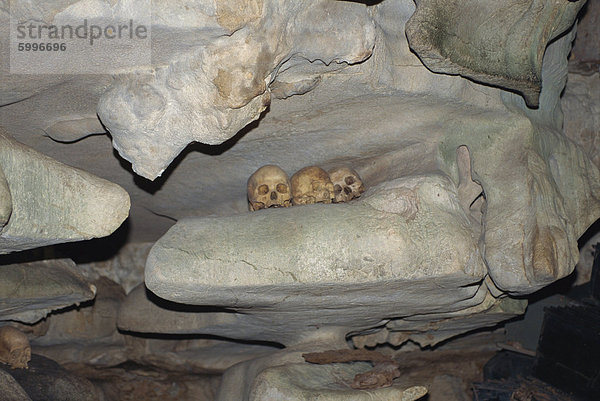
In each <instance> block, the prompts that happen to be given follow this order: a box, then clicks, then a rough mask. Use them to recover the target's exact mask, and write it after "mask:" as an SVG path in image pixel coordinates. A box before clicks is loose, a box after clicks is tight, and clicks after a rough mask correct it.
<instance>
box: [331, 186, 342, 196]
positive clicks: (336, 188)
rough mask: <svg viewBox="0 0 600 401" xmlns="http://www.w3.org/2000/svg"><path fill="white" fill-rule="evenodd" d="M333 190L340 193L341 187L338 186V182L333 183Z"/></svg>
mask: <svg viewBox="0 0 600 401" xmlns="http://www.w3.org/2000/svg"><path fill="white" fill-rule="evenodd" d="M333 192H335V194H336V195H338V194H341V193H342V187H341V186H340V184H335V186H334V187H333Z"/></svg>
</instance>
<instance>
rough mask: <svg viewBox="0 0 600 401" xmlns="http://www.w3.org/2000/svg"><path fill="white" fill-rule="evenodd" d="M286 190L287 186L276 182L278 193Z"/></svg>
mask: <svg viewBox="0 0 600 401" xmlns="http://www.w3.org/2000/svg"><path fill="white" fill-rule="evenodd" d="M287 191H288V187H287V185H285V184H277V192H279V193H280V194H285V193H287Z"/></svg>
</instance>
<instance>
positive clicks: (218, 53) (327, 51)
mask: <svg viewBox="0 0 600 401" xmlns="http://www.w3.org/2000/svg"><path fill="white" fill-rule="evenodd" d="M218 4H220V5H222V4H227V5H228V6H225V7H221V8H220V7H217V13H216V18H217V22H218V23H219V24H220V25H221V26H222V27H223V28H225V29H226V30H227V31H228V32H227V34H226V35H223V34H222V32H219V33H220V35H219V36H216V35H215V33H214V32H210V31H209V32H208V34H211V33H212V37H211V36H209V35H207V37H205V38H202V39H200V40H198V42H200V43H201V42H202V41H205V42H208V44H207V45H198V46H194V47H192V48H190V49H187V50H186V51H185V52H181V53H180V54H178V55H177V57H174V58H173V59H172V60H170V62H169V65H168V66H165V67H162V68H157V69H155V71H154V72H153V73H152V74H151V75H147V74H146V75H143V76H138V75H133V74H132V75H127V76H124V77H121V78H119V80H117V82H115V83H114V84H113V85H112V86H111V88H109V89H108V90H107V91H106V92H105V93H104V94H103V96H102V98H101V99H100V102H99V104H98V115H99V117H100V119H101V120H102V122H103V123H104V125H105V126H106V127H107V128H108V130H109V131H110V132H111V134H112V136H113V146H114V147H115V149H117V150H118V151H119V153H120V154H121V156H123V157H124V158H125V159H127V160H129V161H131V162H132V167H133V169H134V171H136V172H137V173H138V174H140V175H142V176H144V177H146V178H149V179H155V178H156V177H157V176H159V175H161V174H162V172H163V171H164V170H165V169H166V168H167V166H168V165H169V164H170V163H171V162H172V161H173V159H175V157H176V156H177V155H178V154H179V153H180V152H181V151H182V150H183V149H184V148H185V147H186V146H187V145H188V144H189V143H190V142H192V141H198V142H202V143H206V144H210V145H215V144H220V143H222V142H224V141H225V140H227V139H229V138H231V137H232V136H234V135H235V134H236V133H237V132H238V131H239V130H240V129H242V128H243V127H244V126H245V125H247V124H248V123H250V122H251V121H253V120H255V119H257V118H258V117H259V116H260V113H261V112H263V111H264V110H265V109H266V108H267V106H268V105H269V103H270V98H271V94H270V90H269V89H268V85H269V84H270V83H271V82H272V81H274V80H275V77H276V74H277V71H278V70H279V69H288V68H291V67H293V65H294V64H295V62H296V60H297V59H298V58H301V59H305V60H311V61H314V60H317V59H318V60H319V61H320V63H322V64H325V65H329V64H332V63H333V65H335V64H340V63H356V62H360V61H363V60H364V59H366V58H367V57H369V56H370V54H371V51H372V49H373V45H374V37H375V35H374V32H375V27H374V25H373V23H372V21H371V19H370V16H369V14H368V12H367V8H366V7H365V6H364V5H361V4H347V3H346V4H343V3H339V2H330V1H322V0H320V1H318V2H316V3H315V2H314V1H311V2H310V3H306V4H305V3H302V2H297V1H296V2H288V1H281V0H266V1H258V2H256V4H255V9H254V12H255V13H254V15H253V14H250V16H249V15H247V14H246V13H245V10H244V9H241V10H240V9H239V7H238V6H237V5H236V6H231V4H234V3H231V4H229V2H225V1H224V2H218ZM334 16H335V17H334ZM331 30H335V31H337V33H336V35H330V32H331ZM211 39H212V40H211ZM333 65H332V67H333Z"/></svg>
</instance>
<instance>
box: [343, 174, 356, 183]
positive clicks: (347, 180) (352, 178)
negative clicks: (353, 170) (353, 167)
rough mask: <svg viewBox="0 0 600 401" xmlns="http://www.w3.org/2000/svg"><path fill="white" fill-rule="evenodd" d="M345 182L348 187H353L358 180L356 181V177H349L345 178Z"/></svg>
mask: <svg viewBox="0 0 600 401" xmlns="http://www.w3.org/2000/svg"><path fill="white" fill-rule="evenodd" d="M344 182H345V183H346V185H352V184H354V183H355V182H356V180H355V179H354V177H352V176H351V175H349V176H348V177H346V178H344Z"/></svg>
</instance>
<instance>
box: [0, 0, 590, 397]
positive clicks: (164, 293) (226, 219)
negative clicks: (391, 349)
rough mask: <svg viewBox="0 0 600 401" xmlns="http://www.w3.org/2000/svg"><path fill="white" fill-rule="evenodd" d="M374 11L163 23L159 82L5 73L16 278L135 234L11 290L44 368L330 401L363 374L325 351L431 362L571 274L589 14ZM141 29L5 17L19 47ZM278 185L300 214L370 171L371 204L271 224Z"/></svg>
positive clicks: (255, 12)
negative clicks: (340, 178)
mask: <svg viewBox="0 0 600 401" xmlns="http://www.w3.org/2000/svg"><path fill="white" fill-rule="evenodd" d="M371 3H372V2H365V3H364V4H363V3H361V2H355V1H327V0H319V1H284V0H254V1H245V2H244V1H235V0H216V1H207V0H198V1H191V0H170V1H168V2H153V3H152V21H151V26H150V27H149V28H150V30H151V39H150V40H151V43H152V51H153V53H152V65H150V66H147V65H141V64H140V65H134V66H130V67H127V68H124V67H120V66H119V65H117V64H115V65H108V66H107V67H106V71H105V72H104V73H102V74H96V75H85V74H80V75H44V74H39V75H32V76H31V77H29V78H24V77H23V76H22V75H17V74H11V72H10V65H9V64H8V62H5V61H4V60H8V59H9V58H8V57H5V56H7V55H8V50H7V49H8V47H2V48H0V55H1V56H2V57H1V60H3V61H2V64H1V65H0V105H1V107H0V126H2V127H4V129H3V130H2V132H0V253H9V252H14V251H22V250H26V249H30V248H37V247H42V246H48V245H53V244H59V243H63V242H72V241H80V240H89V239H92V238H97V237H103V236H107V235H110V234H111V233H112V232H114V231H115V230H117V228H118V227H119V226H120V225H121V224H122V223H123V221H124V220H125V219H126V218H127V216H128V215H129V216H130V218H129V219H128V220H127V223H126V225H125V226H123V228H122V229H121V230H122V232H123V233H124V234H123V237H124V241H125V242H126V243H127V245H126V246H125V247H123V248H122V249H121V250H120V251H119V252H118V253H116V254H115V253H114V252H113V253H112V254H111V255H109V257H107V258H106V259H105V260H102V261H100V260H85V261H84V263H80V264H79V266H78V267H77V268H75V267H74V266H73V263H72V262H71V261H68V260H56V259H53V260H47V261H36V262H33V263H25V262H22V261H18V262H15V263H13V264H7V265H6V266H2V269H6V271H7V272H10V274H9V275H8V276H7V277H10V280H9V282H8V283H9V284H8V286H9V289H10V288H12V286H17V285H16V284H15V283H21V282H22V283H24V284H23V286H22V287H19V286H17V288H18V290H19V291H17V292H10V291H8V290H6V289H5V290H4V293H5V295H4V296H3V297H4V298H3V299H0V306H1V307H2V310H0V320H3V321H4V320H16V321H19V322H22V323H27V324H33V323H36V322H38V323H37V326H34V327H36V328H34V329H32V330H33V332H32V333H38V335H33V334H32V336H33V337H36V336H37V337H38V338H34V339H33V340H32V344H33V347H34V351H35V349H36V348H35V347H39V349H40V352H43V353H44V354H45V355H47V356H50V357H52V358H54V359H56V360H58V361H59V362H61V363H84V364H88V365H91V366H116V365H118V364H121V363H123V362H125V361H128V360H129V361H134V362H136V363H139V364H146V365H150V366H157V365H160V364H161V363H162V364H164V366H169V367H172V368H173V369H175V370H176V369H183V368H182V366H183V365H186V364H187V368H186V369H188V371H194V372H199V371H202V372H207V371H209V372H211V373H224V374H223V379H222V384H221V387H220V390H219V392H218V395H217V398H218V399H220V400H230V399H248V400H251V399H252V400H259V399H260V400H263V399H264V400H266V399H270V398H269V397H270V396H272V394H279V395H281V396H282V397H283V395H286V396H289V397H290V398H291V399H308V398H310V397H311V394H313V393H314V392H320V393H322V392H323V391H325V390H323V389H325V388H327V389H332V388H336V389H337V388H338V387H339V386H340V382H336V381H335V380H336V377H337V378H339V377H342V376H343V377H346V376H348V377H353V376H354V375H356V374H362V373H364V371H365V365H364V363H363V362H356V363H353V364H349V365H348V366H344V367H339V366H337V367H336V366H307V365H305V364H304V361H303V360H302V359H301V358H300V356H301V354H302V353H303V352H307V351H319V350H327V349H340V348H343V347H348V345H349V344H352V345H353V346H354V347H358V348H361V347H373V346H377V345H378V344H383V343H387V344H392V345H394V346H398V347H400V346H402V345H403V344H405V343H406V342H407V341H412V342H414V343H417V344H419V345H420V346H423V347H425V346H433V345H435V344H438V343H440V342H441V341H444V340H447V339H449V338H451V337H453V336H456V335H458V334H462V333H466V332H469V331H471V330H474V329H478V328H481V327H490V326H494V325H496V324H498V323H499V322H502V321H504V320H506V319H509V318H511V317H514V316H516V315H519V314H521V313H523V311H524V309H525V307H526V301H525V300H523V299H522V298H517V296H518V297H522V296H525V295H528V294H531V293H533V292H535V291H537V290H539V289H541V288H543V287H545V286H547V285H549V284H551V283H553V282H555V281H557V280H559V279H561V278H563V277H565V276H567V275H569V274H570V273H571V272H572V271H573V269H574V267H575V265H576V263H577V261H578V259H579V251H578V248H577V245H578V244H577V241H578V239H579V238H580V237H581V236H582V234H583V233H584V232H585V231H586V230H587V229H588V227H590V225H592V223H594V222H595V221H596V220H597V219H598V218H599V217H600V199H599V195H598V194H600V171H599V170H598V166H599V164H598V163H599V161H598V160H599V156H598V146H597V140H596V139H595V138H596V137H597V134H598V126H599V124H598V121H596V120H594V117H593V116H594V115H595V114H598V113H597V111H598V107H599V106H598V103H599V102H600V100H599V99H598V96H597V94H598V92H599V91H598V90H595V89H597V88H598V85H597V76H598V73H597V72H593V73H590V74H587V75H585V76H586V77H595V80H590V79H589V78H583V75H581V76H573V77H570V78H569V79H570V81H569V83H568V84H567V88H566V90H565V84H566V81H567V74H568V62H567V56H568V54H569V51H570V49H571V44H572V41H573V39H574V37H575V31H576V27H575V19H576V16H577V13H578V12H579V10H580V9H581V7H582V6H583V4H584V1H581V0H580V1H567V0H564V1H559V2H556V1H548V0H514V1H511V2H509V3H499V2H494V1H492V0H469V1H466V2H458V1H450V2H447V1H438V0H415V1H414V2H413V1H412V0H384V1H381V2H377V3H376V4H371ZM134 9H135V7H134V6H133V3H132V2H131V1H130V0H117V1H108V0H81V1H76V0H69V1H62V0H52V1H49V2H45V3H44V4H43V5H39V6H34V5H33V4H32V3H29V2H26V1H24V0H23V1H22V2H19V7H16V8H9V7H8V5H7V4H6V3H4V4H2V3H0V22H2V24H0V32H2V33H3V34H4V33H5V32H9V27H10V26H11V24H10V22H12V21H13V20H14V19H15V18H21V17H23V16H27V17H28V18H34V19H35V18H37V19H39V20H42V21H47V22H48V23H51V22H55V23H56V21H61V18H65V16H73V15H79V14H77V13H80V12H81V10H88V11H86V12H87V13H88V14H89V15H87V16H88V17H89V18H90V20H93V19H94V18H96V19H97V18H105V17H106V15H115V16H116V15H127V13H128V12H130V11H132V10H134ZM137 12H139V13H143V10H138V11H137ZM140 15H141V14H140ZM11 43H12V42H11ZM13 44H14V43H13ZM111 57H113V58H115V59H116V58H120V57H123V58H125V57H126V56H125V55H123V54H117V53H115V54H113V55H111ZM100 59H101V58H100V57H99V60H100ZM563 90H564V93H565V95H564V96H563V98H562V100H561V93H563ZM561 101H562V106H561ZM563 111H564V113H563ZM590 115H592V117H590ZM104 134H106V135H104ZM111 144H112V147H111ZM265 165H270V166H280V167H281V169H282V170H281V169H278V170H277V171H278V178H282V179H283V181H284V182H285V183H286V184H289V186H288V187H287V188H286V191H285V192H286V194H287V191H291V193H292V195H293V192H294V185H296V186H298V184H294V182H295V181H298V180H295V179H294V176H293V173H294V172H296V171H299V170H300V171H302V170H301V169H303V168H304V167H305V166H319V167H320V168H319V172H322V178H323V177H326V176H327V173H326V171H333V169H334V168H336V167H339V166H351V167H352V169H353V170H355V172H354V173H355V174H356V176H357V177H358V176H360V178H361V179H362V184H363V187H362V189H361V190H358V189H357V194H355V195H354V196H353V197H354V198H356V199H352V201H351V202H340V201H337V202H332V199H333V198H334V192H333V191H334V190H333V189H331V188H333V184H334V183H333V182H330V181H328V185H329V187H331V188H330V189H329V192H331V193H328V195H327V196H328V197H327V201H324V200H322V199H320V200H317V201H316V202H317V203H316V204H315V202H312V201H310V202H295V206H294V207H281V208H276V207H268V206H277V205H280V204H281V205H282V206H288V205H289V202H290V200H289V196H287V195H286V196H287V197H286V198H285V199H282V200H281V201H278V202H275V203H274V204H273V205H272V204H270V203H269V202H266V204H268V205H267V206H265V207H264V208H263V207H258V206H251V209H252V210H254V212H249V211H248V200H249V196H250V197H251V199H250V200H251V204H252V201H257V200H258V195H253V194H254V193H255V192H256V191H258V190H259V184H260V183H258V184H256V185H255V183H254V181H252V180H251V181H248V177H251V176H252V177H254V176H253V175H252V174H253V172H256V171H257V169H258V168H259V167H261V166H265ZM70 166H73V167H70ZM84 170H85V171H84ZM259 171H260V170H259ZM100 177H101V178H100ZM287 177H292V178H291V180H289V181H288V180H287ZM336 182H337V181H336ZM348 185H350V184H348ZM310 188H311V190H314V191H316V189H314V188H313V186H312V184H311V186H310ZM269 191H270V192H268V193H269V197H270V196H271V193H273V194H274V195H273V196H278V195H277V194H276V193H275V192H274V191H272V190H269ZM266 193H267V192H265V193H264V194H263V195H265V194H266ZM359 195H360V197H358V196H359ZM130 197H131V204H130ZM298 197H299V195H298ZM270 199H273V198H272V197H271V198H270ZM261 202H262V203H265V202H263V201H261ZM292 202H293V200H292ZM319 202H324V203H319ZM299 203H302V204H299ZM130 207H131V213H130V214H129V212H130ZM125 237H126V238H125ZM98 244H102V243H101V242H98ZM81 246H83V245H81ZM99 246H101V245H99ZM150 248H151V249H150ZM52 249H54V248H52ZM71 249H75V248H71ZM45 252H46V253H44V254H43V255H42V257H39V258H38V259H44V257H46V258H47V256H48V251H47V250H46V251H45ZM75 253H76V252H75ZM50 254H51V252H50ZM67 256H70V255H67ZM144 266H145V270H144V271H143V272H142V269H143V267H144ZM74 269H79V273H81V275H80V274H79V273H78V272H74ZM48 272H50V273H48ZM50 276H52V277H54V276H55V277H60V279H57V280H55V281H56V282H59V284H57V285H54V284H55V282H54V281H53V280H50V279H48V277H50ZM109 279H110V280H109ZM96 289H98V291H99V292H98V294H97V295H96V298H95V301H92V302H91V303H89V304H86V305H84V306H83V308H82V310H81V311H80V310H77V309H76V308H75V309H68V308H67V309H65V310H63V311H61V312H54V313H52V314H50V315H49V317H48V318H47V321H46V322H39V320H40V319H41V318H43V317H45V316H46V315H47V314H48V313H49V312H50V311H52V310H56V309H58V308H64V307H66V306H69V305H72V304H74V303H79V302H85V301H87V300H90V299H91V298H93V297H94V295H95V294H94V293H95V291H96ZM34 290H35V291H39V292H40V293H41V294H42V295H43V296H42V297H41V299H37V300H36V301H35V302H33V301H31V300H30V299H31V293H32V291H34ZM0 291H2V288H0ZM42 326H43V327H42ZM36 330H37V331H36ZM42 332H43V333H44V334H45V336H42V335H41V334H40V333H42ZM94 333H101V335H98V336H95V335H94ZM151 336H158V337H157V338H153V337H151ZM161 336H213V337H210V338H207V339H205V338H202V339H200V338H198V337H194V340H189V342H185V341H188V340H184V341H183V340H182V341H183V342H176V341H174V340H170V341H171V342H169V341H167V340H164V341H163V340H162V337H161ZM159 338H160V339H159ZM253 342H259V343H253ZM70 343H77V344H79V345H80V346H79V351H78V353H75V354H73V353H71V354H70V356H65V353H64V352H63V350H64V349H65V347H68V346H69V344H70ZM102 347H104V348H102ZM282 347H283V348H282ZM69 358H70V359H69ZM346 390H347V392H349V393H352V391H353V390H348V389H346ZM346 390H345V391H346ZM373 391H375V392H376V393H377V394H373V395H374V396H380V397H383V398H385V397H392V396H394V397H404V398H402V399H406V400H412V399H417V398H418V397H420V396H421V395H423V394H424V391H426V390H425V389H424V388H418V387H410V388H409V387H407V386H404V387H402V386H399V385H396V386H393V387H390V388H388V389H387V390H386V389H377V390H373ZM328 394H329V393H328ZM336 394H337V395H336ZM346 396H347V394H346V393H344V394H342V395H339V394H338V393H336V392H335V391H334V390H332V392H331V394H329V395H327V396H326V398H324V399H328V400H329V399H331V400H334V399H342V398H343V399H346V398H345V397H346ZM327 397H328V398H327ZM336 397H337V398H336ZM340 397H342V398H340ZM365 397H367V395H365ZM357 399H359V398H357Z"/></svg>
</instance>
